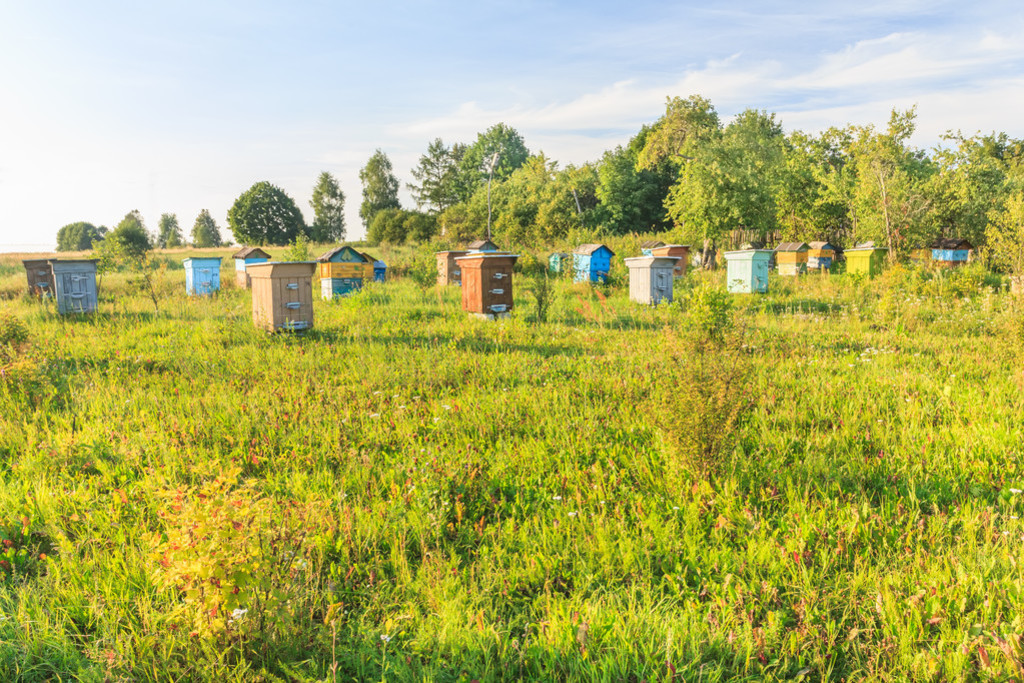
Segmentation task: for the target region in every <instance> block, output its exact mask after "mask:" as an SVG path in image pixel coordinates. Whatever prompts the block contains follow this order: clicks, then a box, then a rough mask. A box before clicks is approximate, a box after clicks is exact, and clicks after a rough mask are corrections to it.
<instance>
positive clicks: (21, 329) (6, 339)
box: [0, 312, 28, 346]
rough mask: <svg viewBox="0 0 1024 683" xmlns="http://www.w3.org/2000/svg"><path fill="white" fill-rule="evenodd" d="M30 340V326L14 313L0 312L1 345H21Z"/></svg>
mask: <svg viewBox="0 0 1024 683" xmlns="http://www.w3.org/2000/svg"><path fill="white" fill-rule="evenodd" d="M27 341H28V327H27V326H26V325H25V323H23V322H22V321H21V319H20V318H18V317H17V316H15V315H13V314H12V313H6V312H5V313H0V346H20V345H22V344H24V343H25V342H27Z"/></svg>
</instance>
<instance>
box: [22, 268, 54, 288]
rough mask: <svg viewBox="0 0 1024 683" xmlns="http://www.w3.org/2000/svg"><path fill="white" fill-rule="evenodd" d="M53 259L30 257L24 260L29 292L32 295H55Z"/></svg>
mask: <svg viewBox="0 0 1024 683" xmlns="http://www.w3.org/2000/svg"><path fill="white" fill-rule="evenodd" d="M50 261H51V259H30V260H27V261H22V262H21V264H22V265H23V266H25V276H26V277H27V278H28V292H29V294H31V295H32V296H40V297H42V296H53V292H54V283H53V268H52V267H51V266H50Z"/></svg>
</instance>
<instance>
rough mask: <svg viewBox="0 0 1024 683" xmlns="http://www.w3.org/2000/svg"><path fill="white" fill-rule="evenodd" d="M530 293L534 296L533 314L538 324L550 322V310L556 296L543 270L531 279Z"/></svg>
mask: <svg viewBox="0 0 1024 683" xmlns="http://www.w3.org/2000/svg"><path fill="white" fill-rule="evenodd" d="M527 287H528V291H529V292H530V294H532V295H533V314H534V317H535V319H536V321H537V322H539V323H543V322H547V320H548V309H550V308H551V299H552V295H553V294H554V287H552V283H551V280H550V279H549V278H548V274H547V273H546V272H544V271H543V270H542V271H541V272H539V273H534V274H533V275H532V277H530V280H529V285H527Z"/></svg>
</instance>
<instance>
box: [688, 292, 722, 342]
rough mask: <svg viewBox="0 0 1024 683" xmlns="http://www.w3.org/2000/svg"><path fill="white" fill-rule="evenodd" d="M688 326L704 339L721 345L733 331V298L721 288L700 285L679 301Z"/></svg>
mask: <svg viewBox="0 0 1024 683" xmlns="http://www.w3.org/2000/svg"><path fill="white" fill-rule="evenodd" d="M679 303H680V306H681V307H682V308H683V310H685V311H686V314H687V318H688V320H689V322H690V325H691V326H692V327H693V329H695V330H696V331H697V332H698V333H699V334H700V335H702V336H704V337H705V338H706V339H708V340H711V341H714V342H716V343H721V342H722V341H724V339H725V336H726V335H727V334H728V333H729V332H730V331H731V330H732V329H733V297H732V295H731V294H729V292H727V291H726V290H725V289H723V288H721V287H715V286H713V285H710V284H706V283H705V284H702V285H699V286H697V287H694V288H693V289H691V290H689V291H687V292H686V293H685V294H684V295H683V296H682V297H680V299H679Z"/></svg>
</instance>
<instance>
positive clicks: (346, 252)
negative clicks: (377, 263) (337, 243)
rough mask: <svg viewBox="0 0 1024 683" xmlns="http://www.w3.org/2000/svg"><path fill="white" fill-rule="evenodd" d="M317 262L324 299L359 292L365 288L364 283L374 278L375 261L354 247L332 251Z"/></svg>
mask: <svg viewBox="0 0 1024 683" xmlns="http://www.w3.org/2000/svg"><path fill="white" fill-rule="evenodd" d="M317 261H318V263H319V268H320V295H321V296H322V297H323V298H324V299H333V298H334V297H336V296H344V295H346V294H351V293H352V292H358V291H359V290H360V289H362V288H363V282H365V281H366V279H367V278H372V277H373V259H371V258H370V257H369V256H367V255H366V254H364V253H363V252H361V251H358V250H356V249H353V248H352V247H348V246H345V247H338V248H337V249H331V250H330V251H328V252H326V253H324V254H322V255H321V256H320V258H318V259H317ZM367 270H369V273H367Z"/></svg>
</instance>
